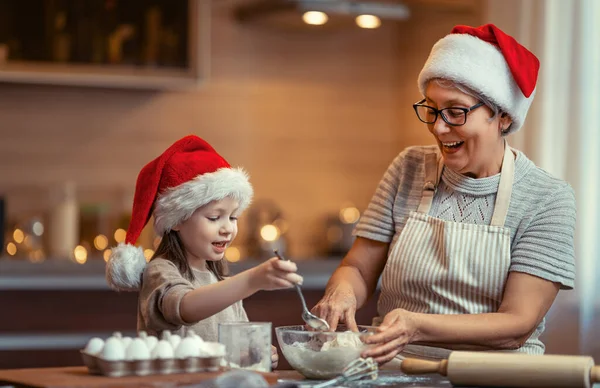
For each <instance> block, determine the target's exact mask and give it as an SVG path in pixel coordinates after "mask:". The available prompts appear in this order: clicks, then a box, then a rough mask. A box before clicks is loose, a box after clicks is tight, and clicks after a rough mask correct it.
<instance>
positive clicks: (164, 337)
mask: <svg viewBox="0 0 600 388" xmlns="http://www.w3.org/2000/svg"><path fill="white" fill-rule="evenodd" d="M169 338H171V332H170V331H169V330H163V332H162V333H161V335H160V339H162V340H166V341H168V340H169Z"/></svg>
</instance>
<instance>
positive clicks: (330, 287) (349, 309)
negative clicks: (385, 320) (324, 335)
mask: <svg viewBox="0 0 600 388" xmlns="http://www.w3.org/2000/svg"><path fill="white" fill-rule="evenodd" d="M388 248H389V244H387V243H382V242H379V241H374V240H369V239H366V238H362V237H358V238H357V239H356V240H355V241H354V244H352V248H351V249H350V251H349V252H348V254H347V255H346V257H344V260H342V263H341V264H340V266H339V267H338V268H337V269H336V270H335V272H334V273H333V275H332V276H331V278H330V279H329V282H327V287H326V288H325V296H324V297H323V299H321V301H319V303H318V304H317V305H316V306H315V307H314V308H313V312H314V313H315V314H317V315H318V316H320V317H321V318H323V319H325V320H326V321H327V322H328V323H329V325H330V327H331V329H332V330H335V328H336V327H337V324H338V322H340V321H341V322H345V323H346V325H348V327H349V328H350V329H351V330H356V329H357V326H356V320H355V313H356V310H357V309H358V308H360V307H362V306H363V305H364V304H365V302H366V301H367V299H368V298H369V297H370V296H371V295H373V293H374V291H375V288H376V287H377V281H378V280H379V276H380V275H381V272H382V271H383V268H384V267H385V263H386V261H387V253H388Z"/></svg>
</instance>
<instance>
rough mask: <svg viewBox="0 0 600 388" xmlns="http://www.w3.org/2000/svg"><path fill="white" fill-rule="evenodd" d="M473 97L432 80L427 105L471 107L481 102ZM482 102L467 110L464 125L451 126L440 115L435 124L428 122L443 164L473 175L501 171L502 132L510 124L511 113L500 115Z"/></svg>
mask: <svg viewBox="0 0 600 388" xmlns="http://www.w3.org/2000/svg"><path fill="white" fill-rule="evenodd" d="M479 102H481V101H478V100H477V99H475V98H474V97H472V96H470V95H468V94H465V93H463V92H461V91H460V90H458V89H456V88H447V87H443V86H441V85H439V84H437V83H436V82H429V84H428V85H427V89H426V90H425V102H424V103H423V104H424V105H429V106H432V107H434V108H437V109H444V108H450V107H453V108H454V107H458V108H470V107H472V106H473V105H475V104H477V103H479ZM492 115H493V112H492V110H491V109H489V108H488V107H487V106H485V105H483V106H481V107H479V108H477V109H474V110H472V111H470V112H468V113H467V121H466V123H465V124H464V125H462V126H451V125H449V124H447V123H446V122H445V121H444V120H442V118H441V116H440V115H438V118H437V120H436V122H435V123H433V124H427V127H428V129H429V131H430V132H431V133H432V134H433V136H434V137H435V139H436V141H437V144H438V147H439V148H440V150H441V152H442V157H443V159H444V164H445V165H446V166H447V167H449V168H451V169H452V170H454V171H456V172H458V173H460V174H464V175H468V176H471V177H474V178H483V177H486V176H492V175H495V174H497V173H498V172H500V167H501V165H502V157H503V155H504V140H503V138H502V135H501V132H502V130H503V129H506V128H508V126H509V125H510V123H511V120H510V118H509V117H508V115H497V116H496V117H495V118H494V119H493V120H490V118H491V117H492Z"/></svg>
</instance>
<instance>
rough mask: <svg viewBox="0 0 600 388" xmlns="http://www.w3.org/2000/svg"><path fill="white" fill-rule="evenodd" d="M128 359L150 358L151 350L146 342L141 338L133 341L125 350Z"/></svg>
mask: <svg viewBox="0 0 600 388" xmlns="http://www.w3.org/2000/svg"><path fill="white" fill-rule="evenodd" d="M125 359H126V360H149V359H150V351H149V350H148V346H146V342H145V341H144V340H143V339H141V338H135V339H133V340H132V341H131V344H129V346H128V347H127V350H126V352H125Z"/></svg>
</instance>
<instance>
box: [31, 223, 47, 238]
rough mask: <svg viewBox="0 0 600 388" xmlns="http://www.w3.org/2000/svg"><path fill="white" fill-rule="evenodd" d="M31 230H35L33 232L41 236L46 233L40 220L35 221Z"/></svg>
mask: <svg viewBox="0 0 600 388" xmlns="http://www.w3.org/2000/svg"><path fill="white" fill-rule="evenodd" d="M31 230H32V231H33V234H35V235H36V236H38V237H39V236H41V235H43V234H44V224H42V223H41V222H39V221H36V222H34V223H33V226H32V227H31Z"/></svg>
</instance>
